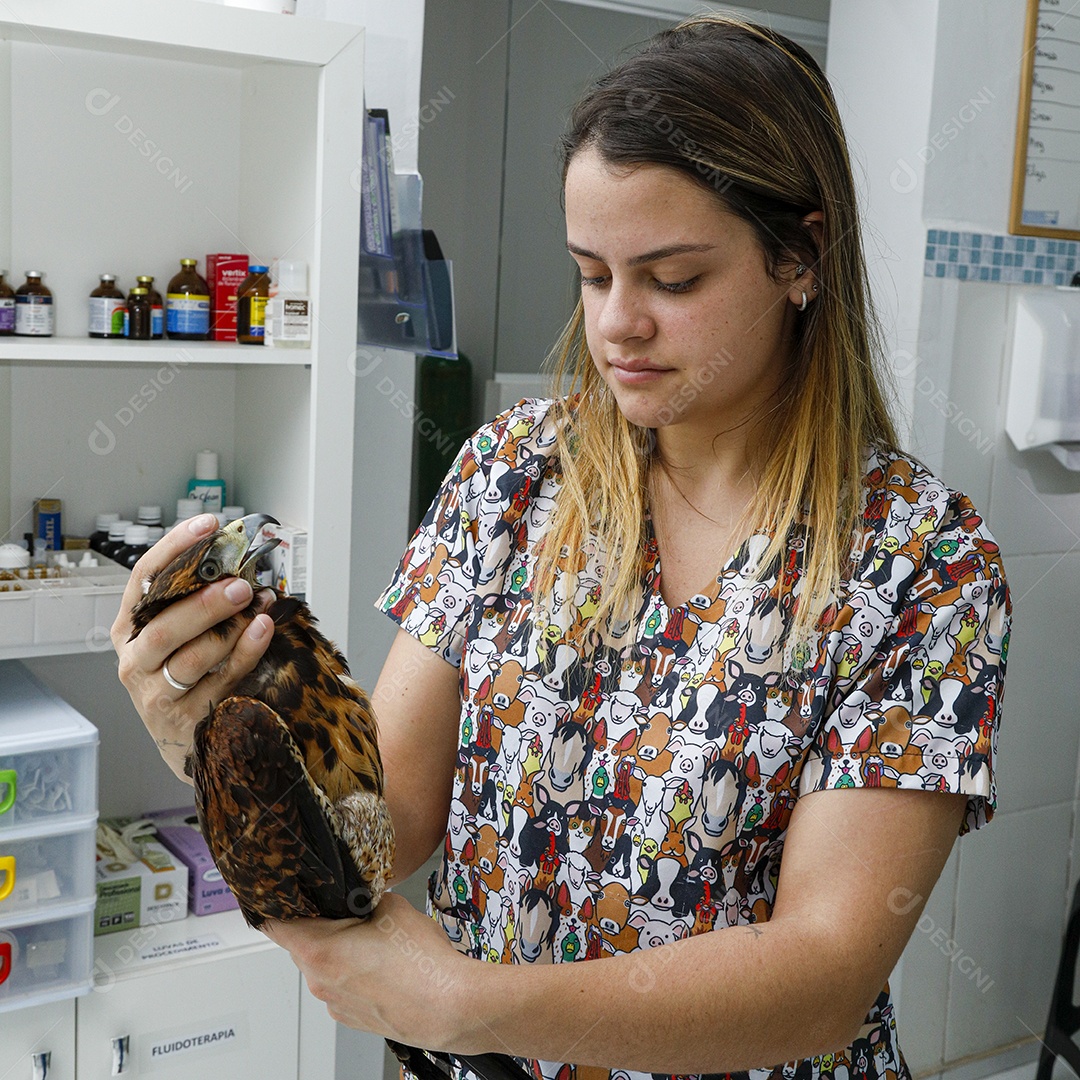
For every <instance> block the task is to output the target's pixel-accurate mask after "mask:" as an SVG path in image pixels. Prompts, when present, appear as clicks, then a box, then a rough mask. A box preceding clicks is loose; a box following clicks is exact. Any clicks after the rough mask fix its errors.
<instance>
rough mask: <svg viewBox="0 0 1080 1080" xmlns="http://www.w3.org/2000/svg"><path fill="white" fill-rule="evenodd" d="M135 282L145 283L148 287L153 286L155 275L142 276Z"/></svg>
mask: <svg viewBox="0 0 1080 1080" xmlns="http://www.w3.org/2000/svg"><path fill="white" fill-rule="evenodd" d="M135 280H136V281H145V282H146V284H147V285H153V283H154V275H153V274H140V275H139V276H138V277H137V278H136V279H135Z"/></svg>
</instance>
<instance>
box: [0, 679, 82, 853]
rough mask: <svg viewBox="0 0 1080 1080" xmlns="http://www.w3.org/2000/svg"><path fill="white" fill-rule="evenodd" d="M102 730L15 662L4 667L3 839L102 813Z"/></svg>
mask: <svg viewBox="0 0 1080 1080" xmlns="http://www.w3.org/2000/svg"><path fill="white" fill-rule="evenodd" d="M97 744H98V733H97V729H96V728H95V727H94V726H93V725H92V724H91V723H90V722H89V721H88V720H86V719H85V718H84V717H83V716H81V715H80V714H79V713H78V712H76V711H75V709H73V708H72V707H71V706H70V705H69V704H68V703H67V702H66V701H63V700H62V699H60V698H58V697H57V696H56V695H55V694H52V693H50V692H49V691H48V690H46V689H45V687H43V686H42V685H41V684H40V683H38V682H37V681H36V680H35V679H34V678H33V677H32V676H31V675H30V673H29V672H28V671H27V670H26V669H25V668H24V667H23V666H22V664H20V663H18V662H17V661H15V660H5V661H2V662H0V836H2V835H3V834H4V833H5V832H6V831H7V830H9V829H22V828H24V827H27V826H33V827H34V828H35V829H38V830H39V831H48V830H50V829H51V828H52V826H53V825H58V824H59V823H60V822H67V823H68V827H69V828H72V827H74V825H73V824H72V823H73V822H77V821H79V820H85V819H86V818H88V817H90V816H92V815H93V814H96V813H97Z"/></svg>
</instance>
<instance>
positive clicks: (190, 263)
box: [180, 259, 199, 266]
mask: <svg viewBox="0 0 1080 1080" xmlns="http://www.w3.org/2000/svg"><path fill="white" fill-rule="evenodd" d="M180 265H181V266H198V265H199V260H198V259H181V260H180Z"/></svg>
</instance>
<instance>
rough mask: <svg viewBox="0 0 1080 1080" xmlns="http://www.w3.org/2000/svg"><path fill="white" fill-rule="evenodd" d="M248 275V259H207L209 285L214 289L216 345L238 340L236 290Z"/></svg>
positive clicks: (214, 334)
mask: <svg viewBox="0 0 1080 1080" xmlns="http://www.w3.org/2000/svg"><path fill="white" fill-rule="evenodd" d="M247 274H248V257H247V256H246V255H207V256H206V281H207V283H208V284H209V286H210V307H211V316H210V319H211V322H210V327H211V329H212V330H213V333H212V334H211V337H212V338H213V339H214V341H235V340H236V290H237V289H239V288H240V285H241V284H242V282H243V280H244V278H246V277H247Z"/></svg>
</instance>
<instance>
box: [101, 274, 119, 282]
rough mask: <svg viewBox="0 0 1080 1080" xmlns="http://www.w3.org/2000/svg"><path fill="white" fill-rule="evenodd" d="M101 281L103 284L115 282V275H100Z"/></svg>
mask: <svg viewBox="0 0 1080 1080" xmlns="http://www.w3.org/2000/svg"><path fill="white" fill-rule="evenodd" d="M101 280H102V282H103V283H104V282H106V281H115V280H116V275H115V274H102V275H101Z"/></svg>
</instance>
